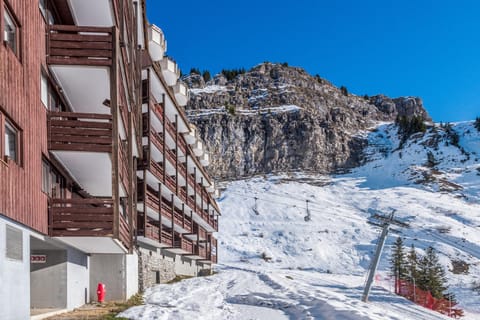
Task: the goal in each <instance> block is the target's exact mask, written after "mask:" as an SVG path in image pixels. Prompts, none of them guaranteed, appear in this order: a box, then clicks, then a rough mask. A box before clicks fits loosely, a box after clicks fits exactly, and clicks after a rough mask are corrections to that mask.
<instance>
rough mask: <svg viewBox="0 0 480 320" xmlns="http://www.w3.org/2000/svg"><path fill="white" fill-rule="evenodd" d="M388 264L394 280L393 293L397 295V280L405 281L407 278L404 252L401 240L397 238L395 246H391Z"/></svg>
mask: <svg viewBox="0 0 480 320" xmlns="http://www.w3.org/2000/svg"><path fill="white" fill-rule="evenodd" d="M390 263H391V270H392V273H393V276H394V278H395V292H397V293H398V292H399V290H398V289H399V288H398V280H402V279H405V278H406V276H407V268H406V261H405V251H404V248H403V240H402V238H401V237H398V238H397V240H396V241H395V244H394V245H393V249H392V256H391V259H390Z"/></svg>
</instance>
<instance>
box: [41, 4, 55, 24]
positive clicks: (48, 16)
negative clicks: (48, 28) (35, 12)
mask: <svg viewBox="0 0 480 320" xmlns="http://www.w3.org/2000/svg"><path fill="white" fill-rule="evenodd" d="M38 7H39V8H40V12H41V13H42V16H43V19H45V22H46V23H48V24H55V20H54V18H53V15H52V12H51V11H50V9H49V8H51V4H50V3H49V1H48V0H40V2H39V3H38Z"/></svg>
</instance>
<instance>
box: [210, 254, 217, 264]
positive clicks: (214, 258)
mask: <svg viewBox="0 0 480 320" xmlns="http://www.w3.org/2000/svg"><path fill="white" fill-rule="evenodd" d="M210 256H211V258H210V261H212V263H218V261H217V255H216V254H211V255H210Z"/></svg>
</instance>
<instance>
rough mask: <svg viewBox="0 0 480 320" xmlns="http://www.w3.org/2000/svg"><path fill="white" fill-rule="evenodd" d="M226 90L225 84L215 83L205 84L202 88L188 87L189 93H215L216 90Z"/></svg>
mask: <svg viewBox="0 0 480 320" xmlns="http://www.w3.org/2000/svg"><path fill="white" fill-rule="evenodd" d="M225 91H227V87H226V86H219V85H216V84H212V85H209V86H206V87H204V88H199V89H190V93H192V94H194V95H195V94H200V93H216V92H225Z"/></svg>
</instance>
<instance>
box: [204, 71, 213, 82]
mask: <svg viewBox="0 0 480 320" xmlns="http://www.w3.org/2000/svg"><path fill="white" fill-rule="evenodd" d="M202 77H203V80H204V81H205V82H208V81H210V79H211V78H212V76H211V75H210V71H208V70H205V71H203V74H202Z"/></svg>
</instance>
